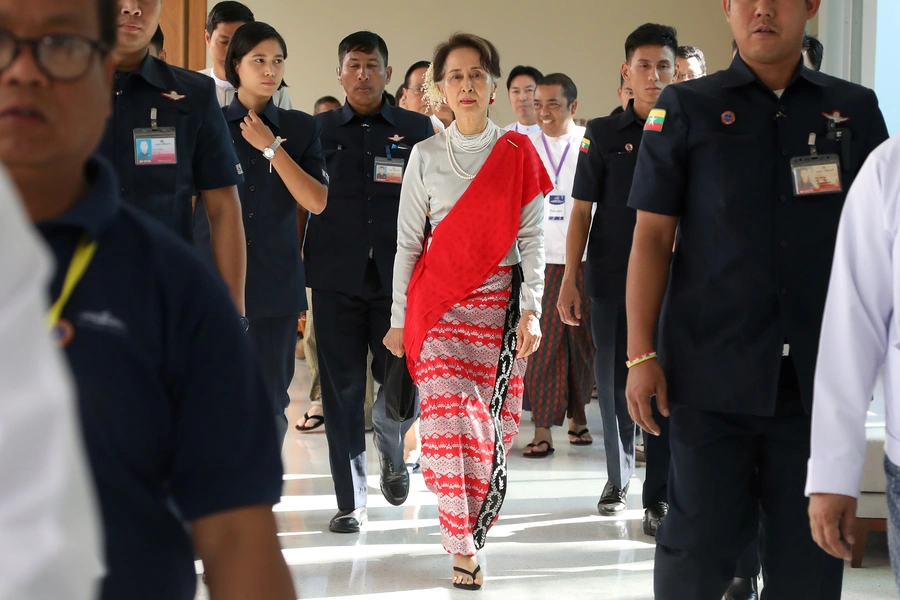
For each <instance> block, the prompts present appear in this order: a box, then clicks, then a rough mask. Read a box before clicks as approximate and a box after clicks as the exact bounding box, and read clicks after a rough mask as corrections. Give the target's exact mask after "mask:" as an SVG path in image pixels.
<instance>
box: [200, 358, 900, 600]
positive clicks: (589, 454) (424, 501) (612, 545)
mask: <svg viewBox="0 0 900 600" xmlns="http://www.w3.org/2000/svg"><path fill="white" fill-rule="evenodd" d="M308 391H309V375H308V371H307V369H306V365H305V363H304V362H302V361H298V363H297V376H296V378H295V381H294V385H293V387H292V389H291V398H292V402H291V406H290V408H289V413H288V417H289V422H290V424H291V433H289V434H288V439H287V440H286V441H285V446H284V458H285V472H286V473H287V474H286V475H285V489H284V497H283V498H282V503H281V504H280V505H278V506H277V507H276V509H275V510H276V512H277V516H278V522H279V528H280V531H281V532H282V533H281V536H282V537H281V541H282V545H283V547H284V554H285V557H286V559H287V561H288V564H289V565H290V567H291V570H292V572H293V574H294V581H295V585H296V587H297V596H298V598H344V599H346V598H360V597H365V598H369V599H372V600H381V599H384V600H413V599H415V600H441V599H445V598H472V597H473V595H472V592H465V591H460V590H454V589H453V588H452V586H451V585H450V575H451V563H450V558H449V556H448V555H447V554H445V553H444V551H443V549H442V548H441V545H440V539H439V534H438V522H437V505H436V500H435V497H434V496H433V495H431V494H430V493H429V492H428V491H427V490H426V489H425V485H424V482H423V480H422V476H421V475H420V474H415V475H413V478H412V491H411V493H410V497H409V500H408V501H407V502H406V504H405V505H404V506H402V507H393V506H390V505H389V504H388V503H387V502H386V501H385V500H384V498H383V497H382V496H381V493H380V492H379V490H378V464H377V459H376V458H375V454H374V449H373V445H372V441H371V438H370V440H369V474H370V478H369V482H370V483H369V485H370V495H369V526H368V529H367V531H366V532H365V533H363V534H361V535H337V534H333V533H330V532H329V531H328V521H329V519H330V518H331V517H332V516H333V514H334V512H335V510H336V504H335V501H334V496H333V488H332V484H331V478H330V475H329V470H328V459H327V446H326V442H325V436H324V435H323V434H305V435H301V434H299V433H298V432H297V431H296V430H294V429H293V424H294V422H295V421H296V419H297V418H298V417H300V416H301V415H302V414H303V413H304V412H305V411H306V409H307V408H308V401H307V397H308ZM588 421H589V426H590V428H591V430H592V432H594V437H595V442H594V445H593V446H588V447H582V448H576V447H573V446H570V445H569V444H568V440H567V438H566V436H565V435H563V434H564V431H562V430H559V431H557V430H554V431H555V432H556V437H555V440H554V441H555V444H556V454H555V455H553V456H552V457H551V458H548V459H543V460H526V459H524V458H522V456H521V448H522V446H524V444H526V443H528V442H529V441H531V434H532V433H533V428H532V425H531V423H530V422H529V420H528V416H527V413H526V417H525V419H524V423H523V427H522V433H521V434H520V435H519V437H518V438H516V445H515V448H514V449H513V452H512V455H511V460H510V486H509V493H508V495H507V499H506V503H505V504H504V508H503V513H502V515H501V517H500V521H499V523H498V524H497V525H496V526H495V527H494V528H493V529H492V530H491V532H490V534H489V536H488V544H487V546H486V548H485V550H484V551H483V553H482V554H481V555H480V562H481V565H482V568H483V569H484V570H485V573H486V577H487V583H486V585H485V587H484V588H483V589H482V591H481V592H479V595H477V596H474V597H475V598H483V599H485V600H490V599H498V600H499V599H503V600H509V599H514V600H531V599H535V600H538V599H540V600H545V599H557V598H559V599H565V600H578V599H581V598H592V599H593V598H602V599H604V600H626V599H627V600H638V599H641V600H644V599H649V598H652V576H653V552H654V545H653V539H652V538H649V537H646V536H644V535H643V533H642V531H641V517H642V515H643V511H642V510H641V486H640V480H641V479H642V478H643V469H639V470H638V472H637V474H636V477H635V479H634V481H633V482H632V484H631V488H630V492H629V508H630V510H628V511H627V512H626V513H625V515H624V516H623V517H621V518H602V517H600V516H599V515H598V514H597V511H596V503H597V498H598V496H599V494H600V491H601V489H602V488H603V484H604V483H605V472H606V470H605V465H604V459H603V454H602V447H603V444H602V439H601V438H600V436H599V433H600V431H601V427H600V415H599V411H598V410H597V406H596V404H593V405H592V406H591V407H590V409H589V410H588ZM198 568H199V567H198ZM198 587H199V592H198V596H197V598H198V600H206V598H207V595H206V590H205V589H204V588H203V585H202V584H198ZM897 597H898V595H897V590H896V588H895V587H894V584H893V577H892V575H891V570H890V564H889V561H888V553H887V541H886V538H885V535H884V534H872V535H871V537H870V541H869V546H868V553H867V555H866V560H865V564H864V568H863V569H850V568H849V566H848V567H847V570H846V574H845V579H844V594H843V598H844V599H846V600H874V599H876V598H878V599H887V598H897ZM685 600H690V599H685ZM798 600H807V599H798ZM809 600H812V599H809Z"/></svg>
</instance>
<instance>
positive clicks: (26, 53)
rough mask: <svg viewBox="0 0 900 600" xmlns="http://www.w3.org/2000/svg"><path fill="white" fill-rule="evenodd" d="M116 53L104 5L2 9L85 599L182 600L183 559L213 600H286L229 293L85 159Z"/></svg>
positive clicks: (256, 421)
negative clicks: (82, 525) (92, 543)
mask: <svg viewBox="0 0 900 600" xmlns="http://www.w3.org/2000/svg"><path fill="white" fill-rule="evenodd" d="M154 27H155V26H154ZM115 43H116V6H115V4H114V1H113V0H66V1H65V2H60V1H59V0H29V1H28V2H22V1H21V0H0V161H2V162H3V163H4V164H5V165H6V167H7V169H8V170H9V173H10V175H11V177H12V179H13V181H14V182H15V184H16V185H17V187H18V188H19V191H20V193H21V196H22V199H23V204H24V207H25V209H26V211H27V212H28V214H29V216H30V218H31V220H32V221H33V222H34V223H35V225H36V226H37V229H38V231H39V232H40V234H41V235H42V236H43V238H44V240H45V241H46V242H47V244H48V246H49V247H50V249H51V250H52V252H53V255H54V258H55V263H56V265H57V268H56V272H55V273H54V276H53V278H52V280H51V283H50V286H49V290H48V291H49V299H50V304H51V306H52V308H51V310H50V311H49V313H48V315H47V322H48V326H49V327H50V328H51V330H52V333H53V336H54V339H55V340H56V342H57V343H58V344H59V345H60V346H63V347H64V348H65V352H66V357H67V359H68V361H69V365H70V366H71V369H72V373H73V375H74V379H75V383H76V385H77V390H78V403H79V416H80V420H81V426H82V429H83V432H84V439H85V445H86V448H87V453H88V458H89V460H90V464H91V467H92V470H93V475H94V482H95V484H96V488H97V492H98V499H99V503H100V508H101V513H102V518H103V525H104V532H105V539H104V542H105V544H104V545H105V552H106V563H107V566H108V571H107V575H106V577H105V578H104V581H103V588H102V595H101V599H102V600H118V599H121V598H154V599H156V598H165V599H166V600H193V598H194V593H195V587H196V581H197V576H196V573H195V566H194V558H195V555H196V556H199V557H200V558H201V559H202V561H203V565H204V568H205V571H206V576H207V581H208V583H209V591H210V597H211V598H212V599H213V600H225V599H231V598H266V599H267V600H269V599H277V600H289V599H293V598H296V595H295V594H294V591H293V586H292V583H291V578H290V573H289V571H288V569H287V567H286V565H285V563H284V558H283V556H282V554H281V549H280V548H279V544H278V538H277V529H276V524H275V519H274V516H273V514H272V506H273V505H274V504H275V503H276V502H278V501H279V500H280V494H281V485H282V469H281V461H280V456H279V448H278V446H277V443H276V436H275V425H274V422H273V420H272V416H271V409H270V408H269V407H268V404H267V403H266V402H262V401H260V399H262V398H265V397H266V394H267V390H266V385H265V381H264V380H263V378H262V375H261V374H260V371H259V367H258V366H257V364H256V361H255V359H254V357H253V353H252V350H251V349H250V346H249V343H248V340H247V337H246V335H245V333H244V332H243V330H242V329H241V327H240V326H239V324H238V317H237V313H236V311H235V309H234V306H233V304H232V302H231V301H230V300H229V297H228V292H227V290H226V289H225V287H224V286H223V285H222V283H221V281H219V279H218V278H217V277H215V276H214V275H213V274H212V273H211V272H210V271H209V269H208V268H206V267H204V266H203V264H202V263H201V262H200V260H199V259H198V258H197V257H196V256H195V255H194V254H193V252H192V251H191V250H190V249H188V248H187V247H186V246H185V245H184V244H183V243H182V242H181V241H179V240H178V239H177V238H176V237H174V236H173V235H172V234H171V232H169V231H167V230H166V228H165V227H163V226H161V225H160V224H159V223H158V222H156V221H155V220H153V219H151V218H148V217H147V216H146V215H144V214H143V213H141V212H140V211H138V210H136V209H134V208H133V207H131V206H129V205H128V204H127V203H123V202H121V200H120V198H121V196H120V193H119V190H118V187H119V184H118V183H117V179H116V176H115V172H114V171H113V169H112V167H111V166H110V165H109V163H108V162H107V161H106V160H104V159H103V158H102V157H96V156H95V157H92V156H91V155H92V153H93V152H94V149H95V148H96V145H97V142H98V141H99V140H100V138H101V136H102V134H103V128H104V124H105V121H106V118H107V116H108V115H109V112H110V105H109V94H110V93H111V92H112V85H113V74H114V69H115V65H114V62H113V61H114V59H113V58H112V57H111V56H110V54H109V49H110V48H112V47H113V46H114V45H115ZM215 110H216V111H217V112H218V114H221V110H219V109H218V108H215ZM163 149H164V148H163ZM159 150H160V147H159V146H155V147H152V153H153V154H154V155H155V154H156V152H157V151H159ZM132 152H133V151H132ZM20 597H21V596H16V598H20ZM48 597H50V596H48ZM52 597H53V598H61V597H63V596H61V595H58V594H57V595H54V596H52Z"/></svg>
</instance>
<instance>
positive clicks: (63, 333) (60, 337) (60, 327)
mask: <svg viewBox="0 0 900 600" xmlns="http://www.w3.org/2000/svg"><path fill="white" fill-rule="evenodd" d="M50 334H51V336H52V337H53V342H54V343H55V344H56V346H57V347H58V348H65V347H66V346H68V345H69V344H71V343H72V338H74V337H75V328H74V327H72V324H71V323H69V322H68V321H67V320H65V319H60V320H59V321H58V322H57V323H56V325H55V326H54V327H53V329H51V330H50Z"/></svg>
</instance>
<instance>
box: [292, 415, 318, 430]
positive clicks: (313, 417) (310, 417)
mask: <svg viewBox="0 0 900 600" xmlns="http://www.w3.org/2000/svg"><path fill="white" fill-rule="evenodd" d="M303 419H304V420H305V421H306V422H307V423H308V422H310V421H314V424H313V425H304V426H303V427H301V426H300V425H294V428H295V429H296V430H297V431H302V432H303V433H309V432H310V431H315V430H316V429H318V428H319V427H322V426H323V425H324V424H325V417H323V416H322V415H311V414H309V413H306V414H304V415H303Z"/></svg>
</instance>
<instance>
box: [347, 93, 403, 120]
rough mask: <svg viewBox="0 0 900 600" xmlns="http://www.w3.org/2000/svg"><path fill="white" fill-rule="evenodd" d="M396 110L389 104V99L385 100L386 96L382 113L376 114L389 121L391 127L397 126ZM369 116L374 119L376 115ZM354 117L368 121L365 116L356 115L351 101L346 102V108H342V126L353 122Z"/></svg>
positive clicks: (383, 98) (382, 101)
mask: <svg viewBox="0 0 900 600" xmlns="http://www.w3.org/2000/svg"><path fill="white" fill-rule="evenodd" d="M395 110H396V109H395V108H394V107H393V106H391V105H390V104H388V101H387V98H385V97H384V96H382V100H381V112H378V113H376V114H378V115H381V117H382V118H383V119H384V120H385V121H387V122H388V123H390V124H391V125H394V126H396V125H397V120H396V119H395V114H394V111H395ZM368 116H369V117H373V116H375V115H368ZM353 117H358V118H360V119H362V120H365V119H366V117H364V116H363V115H358V114H356V111H355V110H353V108H352V107H351V106H350V101H349V100H344V106H343V107H342V108H341V125H346V124H347V123H349V122H350V121H351V120H353Z"/></svg>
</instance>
